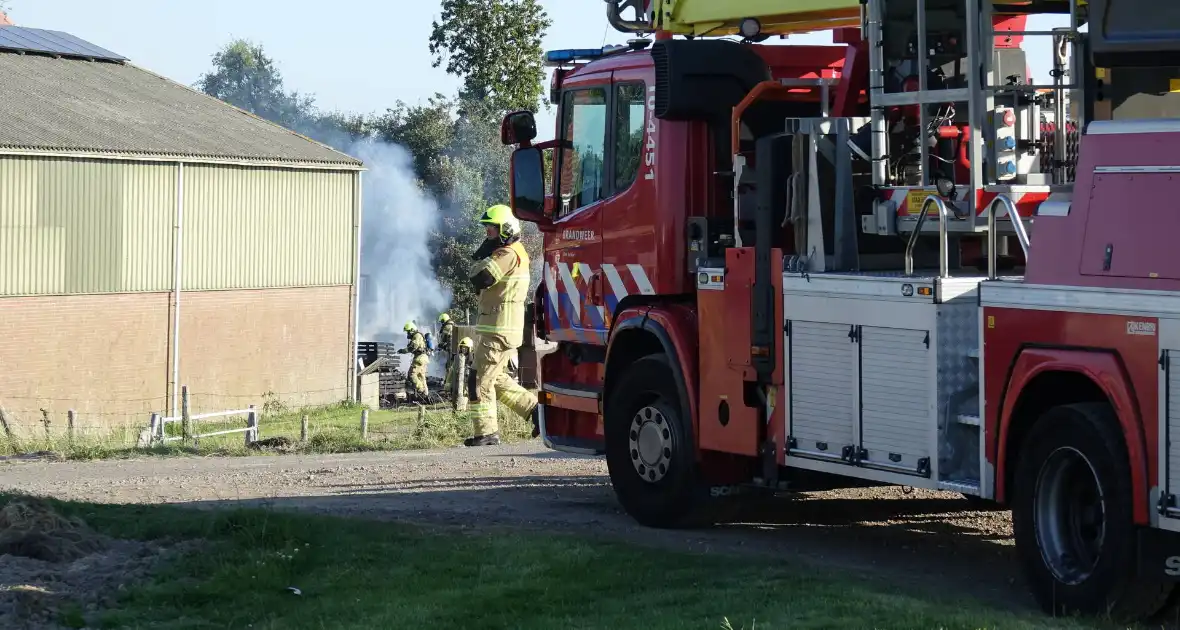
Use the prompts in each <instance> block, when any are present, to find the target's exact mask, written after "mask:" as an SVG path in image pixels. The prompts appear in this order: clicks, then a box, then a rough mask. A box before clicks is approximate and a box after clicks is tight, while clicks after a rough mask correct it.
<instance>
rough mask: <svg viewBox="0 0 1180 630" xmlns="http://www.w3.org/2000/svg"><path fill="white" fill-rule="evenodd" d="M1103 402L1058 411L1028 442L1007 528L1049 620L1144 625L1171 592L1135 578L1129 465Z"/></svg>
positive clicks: (1023, 449) (1048, 416)
mask: <svg viewBox="0 0 1180 630" xmlns="http://www.w3.org/2000/svg"><path fill="white" fill-rule="evenodd" d="M1118 426H1119V425H1118V421H1117V418H1116V417H1115V415H1114V411H1113V410H1112V409H1111V408H1110V406H1109V405H1107V404H1104V403H1081V404H1073V405H1062V406H1059V407H1054V408H1052V409H1050V410H1049V411H1047V412H1045V414H1044V415H1043V416H1041V418H1040V419H1039V420H1038V421H1037V422H1036V424H1035V425H1034V426H1033V428H1032V430H1030V431H1029V433H1028V435H1027V436H1026V437H1025V440H1024V444H1023V446H1022V447H1021V449H1020V460H1019V461H1018V462H1017V463H1016V466H1017V469H1016V476H1015V488H1014V489H1013V502H1012V526H1013V531H1014V533H1015V538H1016V549H1017V552H1018V554H1019V556H1020V561H1021V563H1022V564H1023V566H1024V574H1025V576H1026V578H1027V579H1028V581H1029V586H1030V588H1031V590H1032V592H1033V596H1034V597H1035V598H1036V599H1037V602H1038V603H1039V604H1040V605H1041V607H1042V608H1043V609H1044V610H1045V612H1047V613H1049V614H1052V615H1069V614H1087V615H1104V616H1106V615H1109V616H1111V617H1114V618H1116V619H1141V618H1143V617H1146V616H1149V615H1151V614H1153V613H1155V612H1157V611H1158V610H1159V609H1160V608H1161V607H1162V606H1163V605H1164V604H1165V603H1166V600H1167V597H1168V595H1169V594H1170V592H1171V590H1172V589H1171V586H1170V585H1169V584H1166V583H1162V582H1157V581H1154V580H1148V579H1144V578H1140V577H1137V576H1136V571H1135V559H1136V553H1135V552H1136V549H1135V540H1136V537H1135V531H1134V527H1135V526H1134V521H1133V515H1132V504H1131V496H1132V489H1131V475H1130V463H1129V460H1128V457H1127V451H1126V447H1125V446H1124V441H1123V436H1122V433H1121V431H1120V430H1119V429H1118Z"/></svg>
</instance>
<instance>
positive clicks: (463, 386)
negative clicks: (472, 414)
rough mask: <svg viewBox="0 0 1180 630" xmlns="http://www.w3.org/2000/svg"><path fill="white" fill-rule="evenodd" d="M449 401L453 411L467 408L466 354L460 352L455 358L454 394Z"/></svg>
mask: <svg viewBox="0 0 1180 630" xmlns="http://www.w3.org/2000/svg"><path fill="white" fill-rule="evenodd" d="M451 403H452V406H453V407H454V409H455V411H466V410H467V355H466V354H463V353H461V352H460V353H459V356H458V357H456V360H455V395H454V398H452V399H451Z"/></svg>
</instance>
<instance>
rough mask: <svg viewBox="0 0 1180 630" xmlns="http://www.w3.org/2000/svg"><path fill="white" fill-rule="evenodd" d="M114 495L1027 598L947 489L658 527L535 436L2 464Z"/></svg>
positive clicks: (9, 480)
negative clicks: (575, 543) (720, 523)
mask: <svg viewBox="0 0 1180 630" xmlns="http://www.w3.org/2000/svg"><path fill="white" fill-rule="evenodd" d="M2 490H19V491H24V492H31V493H35V494H44V495H51V496H55V497H58V498H61V499H74V500H83V501H97V502H113V503H183V504H191V505H194V506H197V507H218V506H225V505H236V504H242V503H248V504H253V505H257V504H259V503H262V504H266V505H270V506H274V507H276V508H293V509H300V510H308V511H315V512H324V513H331V514H336V515H345V516H361V517H368V518H378V519H396V520H401V521H411V522H419V523H428V524H448V525H458V526H468V527H488V526H504V527H510V528H513V529H520V528H527V529H530V530H533V531H536V532H537V533H538V534H539V535H543V534H544V533H545V532H548V531H554V532H572V533H582V534H590V535H594V536H606V537H613V538H622V539H626V540H630V541H635V542H640V543H644V544H648V545H657V546H662V547H667V548H670V549H675V550H678V551H690V552H694V553H738V554H740V553H752V554H757V555H759V556H761V557H776V558H781V559H782V560H783V561H784V562H791V563H815V564H818V565H822V566H828V567H838V568H842V569H854V570H858V571H865V572H868V573H871V574H877V575H884V576H885V577H887V578H889V579H890V580H891V581H894V582H895V583H903V584H905V583H908V584H912V585H913V587H914V589H915V590H926V589H933V590H936V591H938V592H941V593H942V594H944V595H957V594H970V595H974V596H976V597H980V598H983V599H986V600H990V601H993V602H996V603H1000V604H1003V605H1005V606H1007V607H1016V608H1027V607H1031V606H1032V603H1031V600H1030V598H1029V597H1028V595H1027V593H1026V592H1025V589H1024V586H1023V584H1021V583H1020V581H1019V579H1014V578H1013V576H1016V575H1017V574H1018V573H1017V568H1016V565H1015V562H1014V559H1013V553H1012V545H1011V541H1010V538H1009V537H1010V535H1011V521H1010V515H1009V513H1007V512H985V513H980V512H969V511H965V509H966V507H967V505H966V502H965V501H964V500H963V499H962V498H961V497H959V496H958V495H954V494H946V493H935V492H925V491H921V490H915V491H913V492H912V493H911V494H905V493H903V492H902V490H901V489H898V488H885V489H881V488H874V489H859V490H841V491H833V492H824V493H815V494H808V495H802V496H797V497H794V498H787V499H776V500H774V501H771V502H768V503H764V504H760V505H759V506H758V507H757V508H755V509H751V510H749V511H748V513H746V514H742V515H740V516H741V518H740V519H739V521H740V522H737V523H734V524H731V525H727V526H724V527H718V528H714V529H709V530H696V531H688V532H676V531H660V530H651V529H645V528H641V527H638V526H636V525H635V524H634V523H633V522H632V521H631V520H630V519H629V518H628V517H627V516H626V515H625V514H623V513H621V512H620V510H619V508H618V506H617V503H616V502H615V498H614V494H613V492H612V490H611V488H610V485H609V481H608V480H607V477H606V464H605V462H604V461H602V460H599V459H592V458H583V457H576V456H567V455H563V454H559V453H553V452H549V451H547V450H544V448H543V447H542V446H541V445H540V444H539V443H537V442H531V443H527V444H516V445H507V446H500V447H493V448H488V449H481V450H480V451H478V452H471V451H469V450H464V449H454V450H442V451H429V452H399V453H365V454H353V455H329V456H260V457H249V458H181V459H175V458H169V459H164V458H152V459H138V460H126V461H105V462H91V463H47V462H26V461H16V462H13V461H9V462H0V491H2Z"/></svg>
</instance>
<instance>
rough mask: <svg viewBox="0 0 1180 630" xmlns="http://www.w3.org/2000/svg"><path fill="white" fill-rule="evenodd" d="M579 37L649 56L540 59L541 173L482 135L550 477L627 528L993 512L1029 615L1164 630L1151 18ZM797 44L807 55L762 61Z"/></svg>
mask: <svg viewBox="0 0 1180 630" xmlns="http://www.w3.org/2000/svg"><path fill="white" fill-rule="evenodd" d="M607 5H608V16H607V18H608V20H609V21H610V23H611V24H612V25H614V26H615V27H616V28H618V29H620V30H624V31H628V32H634V33H636V34H637V35H647V34H654V35H655V37H654V42H653V41H652V40H650V39H646V38H642V37H640V38H636V39H634V40H632V41H631V42H630V43H629V44H628V46H625V47H621V48H615V49H602V50H596V49H592V50H575V51H554V52H552V53H550V54H549V57H548V59H549V61H550V63H551V64H552V65H554V66H556V70H555V72H554V79H553V86H552V93H551V98H552V100H553V102H554V103H555V104H557V106H558V129H557V135H556V139H555V140H553V141H549V142H544V143H540V144H535V145H534V144H532V141H533V140H534V139H535V137H536V127H535V122H534V119H533V116H532V114H531V113H529V112H515V113H512V114H509V115H508V116H507V117H505V119H504V123H503V127H502V140H503V141H504V143H505V144H515V145H518V148H517V149H516V150H515V151H514V153H513V160H512V162H513V165H512V206H513V208H514V209H515V211H516V213H517V216H518V217H520V218H521V219H522V220H526V221H532V222H535V223H536V224H537V225H538V227H539V228H540V229H541V230H542V231H543V232H544V235H545V254H544V265H543V268H544V278H543V282H542V283H541V286H540V287H539V289H538V293H537V295H536V297H535V300H534V304H535V306H534V309H535V312H534V313H533V317H532V318H531V320H530V322H531V326H532V328H533V330H532V331H531V333H534V334H535V335H536V336H538V337H540V338H542V339H546V340H549V341H555V342H557V343H558V350H557V351H556V352H554V353H552V354H549V355H548V356H546V357H545V358H544V359H543V361H542V369H541V378H540V381H541V388H540V389H541V393H540V400H541V403H542V407H541V410H542V413H541V414H540V416H541V425H542V435H543V439H544V440H545V444H546V445H548V446H549V447H551V448H554V449H557V450H563V451H571V452H579V453H593V454H604V455H605V456H606V460H607V463H608V468H609V471H610V478H611V481H612V484H613V486H614V488H615V491H616V493H617V495H618V498H619V500H620V503H621V504H622V505H623V507H624V508H625V509H626V510H627V511H628V513H629V514H631V515H632V516H633V517H634V518H636V519H637V520H638V521H639V522H641V523H643V524H646V525H650V526H656V527H672V526H683V525H686V524H689V523H698V522H701V521H702V520H704V521H708V520H709V519H711V518H715V512H712V511H711V510H710V509H709V508H711V507H712V506H714V505H715V504H717V503H718V502H719V501H718V500H719V499H720V498H723V497H724V496H725V495H728V494H730V493H732V492H733V491H734V490H736V489H745V488H764V489H770V490H778V489H787V490H807V489H813V488H820V487H831V486H851V485H858V484H894V485H903V486H911V487H922V488H930V489H936V490H945V491H952V492H957V493H961V494H962V495H964V496H966V497H969V498H970V499H971V500H972V501H974V502H976V503H978V504H980V505H983V504H999V505H1002V506H1006V507H1009V508H1011V509H1012V512H1013V519H1014V531H1015V539H1016V540H1015V542H1016V547H1017V550H1018V553H1019V556H1020V558H1021V561H1022V564H1023V567H1024V570H1025V575H1026V578H1027V580H1028V583H1029V587H1030V590H1031V591H1032V593H1033V595H1034V596H1035V597H1036V599H1037V601H1038V602H1040V603H1041V605H1042V606H1043V607H1044V608H1045V610H1046V611H1048V612H1051V613H1067V612H1083V613H1102V614H1108V613H1109V614H1114V615H1116V616H1125V617H1128V618H1141V617H1144V616H1147V615H1151V614H1153V613H1155V612H1157V611H1158V610H1160V609H1161V608H1162V607H1164V606H1165V605H1166V604H1167V603H1168V601H1169V597H1170V596H1171V593H1172V592H1173V590H1174V589H1173V584H1174V581H1175V580H1177V579H1180V534H1178V533H1177V532H1180V501H1177V499H1176V495H1177V494H1180V440H1176V441H1173V440H1172V439H1171V437H1170V436H1171V433H1170V432H1171V431H1172V430H1177V431H1180V393H1177V394H1176V395H1173V394H1172V389H1171V386H1172V385H1173V384H1176V385H1177V386H1178V387H1180V364H1177V367H1178V370H1177V371H1173V370H1172V369H1171V368H1172V367H1173V363H1174V360H1177V359H1180V258H1177V257H1176V256H1174V255H1172V253H1171V247H1174V245H1173V241H1174V240H1175V236H1176V234H1178V233H1180V214H1177V213H1176V212H1174V211H1173V210H1170V209H1169V208H1170V206H1171V204H1173V203H1175V202H1174V201H1173V199H1174V198H1175V197H1173V195H1180V5H1176V6H1173V5H1172V4H1169V3H1159V2H1157V1H1156V0H1090V1H1089V2H1086V1H1085V0H1020V1H1015V0H864V1H863V2H862V1H861V0H779V1H773V0H729V1H722V0H664V1H663V2H661V3H660V9H659V11H655V12H653V11H652V10H651V9H650V6H649V5H650V3H647V2H643V1H642V0H608V3H607ZM627 10H631V11H632V13H633V14H634V15H633V16H632V17H631V18H630V19H628V18H625V17H624V12H626V11H627ZM1036 14H1057V15H1060V16H1062V18H1063V21H1065V23H1066V26H1063V27H1062V28H1059V29H1054V30H1052V31H1044V32H1035V31H1029V30H1027V29H1026V22H1027V18H1028V16H1029V15H1036ZM819 28H830V29H835V30H834V33H835V36H834V41H835V42H836V45H834V46H793V45H785V46H784V45H767V44H764V43H759V42H763V41H765V40H766V39H767V38H769V37H773V36H777V35H787V34H790V33H794V32H801V31H808V30H815V29H819ZM718 35H730V36H735V37H738V38H740V41H733V40H727V39H718V38H716V36H718ZM1028 37H1043V38H1048V39H1049V40H1050V41H1051V42H1052V47H1051V51H1052V52H1051V57H1052V58H1051V59H1050V60H1049V63H1048V64H1046V65H1049V66H1050V67H1051V68H1052V70H1051V71H1050V73H1049V74H1050V76H1049V77H1044V78H1043V77H1036V80H1034V78H1033V77H1030V76H1029V69H1028V68H1029V66H1028V62H1027V59H1026V52H1025V50H1024V49H1023V48H1022V43H1023V41H1024V40H1025V38H1028ZM547 155H548V159H547ZM546 163H549V164H551V166H550V167H549V170H548V171H546V166H545V165H546ZM547 172H548V174H546V173H547ZM1075 193H1076V194H1075ZM526 336H530V337H531V335H526ZM1174 355H1175V358H1174ZM1178 391H1180V390H1178ZM1173 442H1174V444H1175V446H1172V444H1173Z"/></svg>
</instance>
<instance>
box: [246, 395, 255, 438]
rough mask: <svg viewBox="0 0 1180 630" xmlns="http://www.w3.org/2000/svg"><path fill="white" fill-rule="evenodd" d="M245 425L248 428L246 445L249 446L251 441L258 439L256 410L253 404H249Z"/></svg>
mask: <svg viewBox="0 0 1180 630" xmlns="http://www.w3.org/2000/svg"><path fill="white" fill-rule="evenodd" d="M246 426H247V427H249V428H250V430H249V431H246V446H247V447H249V446H250V444H251V443H253V442H257V441H258V412H257V411H254V405H250V414H249V415H247V416H246Z"/></svg>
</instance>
